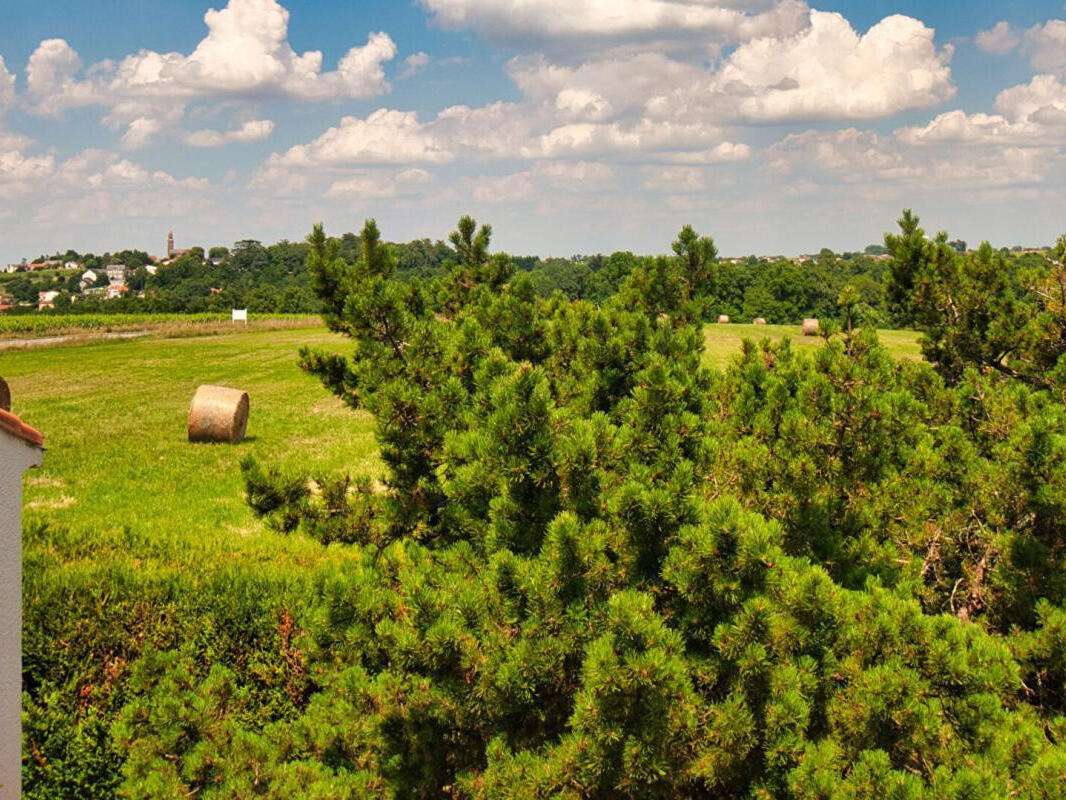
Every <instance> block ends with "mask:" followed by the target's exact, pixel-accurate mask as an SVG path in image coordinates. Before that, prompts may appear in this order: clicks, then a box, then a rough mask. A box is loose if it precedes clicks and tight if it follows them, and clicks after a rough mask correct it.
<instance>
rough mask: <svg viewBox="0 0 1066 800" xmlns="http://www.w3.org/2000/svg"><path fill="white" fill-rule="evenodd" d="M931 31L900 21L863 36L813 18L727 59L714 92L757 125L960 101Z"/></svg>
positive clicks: (839, 22) (841, 21)
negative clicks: (805, 26)
mask: <svg viewBox="0 0 1066 800" xmlns="http://www.w3.org/2000/svg"><path fill="white" fill-rule="evenodd" d="M933 37H934V32H933V30H932V29H931V28H928V27H926V26H925V25H924V24H922V23H921V22H919V21H918V20H916V19H912V18H910V17H905V16H901V15H898V14H897V15H893V16H890V17H886V18H885V19H883V20H881V22H879V23H877V24H876V25H874V26H873V27H872V28H870V30H868V31H867V32H866V33H865V34H864V35H862V36H860V35H859V34H858V33H857V32H856V31H855V30H854V29H853V28H852V27H851V24H850V23H849V22H848V21H847V20H846V19H845V18H844V17H843V16H841V15H840V14H836V13H823V12H820V11H812V12H811V25H810V27H809V28H808V29H807V30H805V31H803V32H802V33H799V34H796V35H795V36H791V37H788V38H785V39H758V40H755V41H753V42H749V43H747V44H745V45H742V46H741V47H739V48H737V50H736V51H735V52H734V53H733V54H732V55H731V56H730V57H729V58H728V60H727V61H726V63H725V64H724V65H723V66H722V68H721V69H720V70H719V71H718V72H717V74H715V75H714V77H713V79H712V81H711V91H712V93H714V94H717V95H719V96H720V97H722V98H728V99H729V100H730V101H731V102H730V103H729V105H731V106H732V107H733V109H734V113H735V114H736V115H737V116H739V117H742V118H745V119H750V120H757V121H772V120H789V119H870V118H874V117H883V116H889V115H892V114H897V113H899V112H901V111H906V110H909V109H916V108H927V107H929V106H934V105H937V104H939V103H942V102H944V101H946V100H949V99H950V98H951V97H953V96H954V95H955V87H954V86H953V85H952V83H951V69H950V67H949V62H950V60H951V56H952V49H951V47H950V46H946V47H944V48H943V49H941V50H939V51H938V50H937V48H936V44H935V42H934V40H933Z"/></svg>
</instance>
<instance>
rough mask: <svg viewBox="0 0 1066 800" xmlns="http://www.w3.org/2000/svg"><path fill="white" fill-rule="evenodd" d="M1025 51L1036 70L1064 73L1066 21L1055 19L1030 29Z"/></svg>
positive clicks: (1027, 32)
mask: <svg viewBox="0 0 1066 800" xmlns="http://www.w3.org/2000/svg"><path fill="white" fill-rule="evenodd" d="M1023 49H1024V51H1025V52H1026V53H1027V54H1028V55H1029V63H1030V64H1032V65H1033V68H1034V69H1038V70H1043V71H1047V72H1062V71H1063V70H1064V69H1066V20H1061V19H1053V20H1049V21H1048V22H1045V23H1044V24H1043V25H1035V26H1033V27H1032V28H1030V29H1029V30H1028V31H1026V33H1025V44H1024V45H1023Z"/></svg>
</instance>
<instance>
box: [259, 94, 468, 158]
mask: <svg viewBox="0 0 1066 800" xmlns="http://www.w3.org/2000/svg"><path fill="white" fill-rule="evenodd" d="M275 158H276V159H277V161H278V163H280V164H283V165H287V166H297V167H300V166H314V165H320V164H327V165H328V164H343V165H352V164H403V163H414V162H426V163H433V164H442V163H446V162H448V161H452V160H453V159H454V158H455V156H454V154H453V153H451V152H450V151H449V150H448V149H447V148H446V147H445V146H444V145H443V143H441V142H440V141H439V140H438V139H437V138H436V137H435V136H434V135H433V134H432V133H430V132H429V131H428V130H427V129H426V126H424V125H423V124H422V123H421V122H419V121H418V115H417V114H416V113H415V112H413V111H393V110H390V109H386V108H382V109H379V110H377V111H375V112H374V113H373V114H371V115H370V116H368V117H367V118H366V119H360V118H359V117H344V118H343V119H341V121H340V124H339V125H337V126H336V127H333V128H330V129H329V130H327V131H326V132H325V133H323V134H322V135H321V136H319V137H318V138H317V139H315V140H314V141H312V142H311V143H310V144H306V145H296V146H295V147H291V148H289V150H288V151H286V152H285V154H284V155H281V156H275Z"/></svg>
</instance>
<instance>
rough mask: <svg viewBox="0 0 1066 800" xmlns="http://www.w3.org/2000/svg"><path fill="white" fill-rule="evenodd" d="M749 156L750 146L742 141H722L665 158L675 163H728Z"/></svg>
mask: <svg viewBox="0 0 1066 800" xmlns="http://www.w3.org/2000/svg"><path fill="white" fill-rule="evenodd" d="M749 158H751V147H750V146H748V145H746V144H744V143H742V142H722V143H721V144H718V145H715V146H714V147H711V148H708V149H707V150H696V151H688V152H681V153H673V154H671V155H669V156H668V157H667V159H666V160H668V161H671V162H673V163H676V164H728V163H732V162H737V161H747V160H748V159H749Z"/></svg>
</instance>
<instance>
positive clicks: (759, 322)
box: [751, 317, 766, 325]
mask: <svg viewBox="0 0 1066 800" xmlns="http://www.w3.org/2000/svg"><path fill="white" fill-rule="evenodd" d="M751 324H752V325H765V324H766V320H764V319H763V318H762V317H756V318H755V319H753V320H752V321H751Z"/></svg>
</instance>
